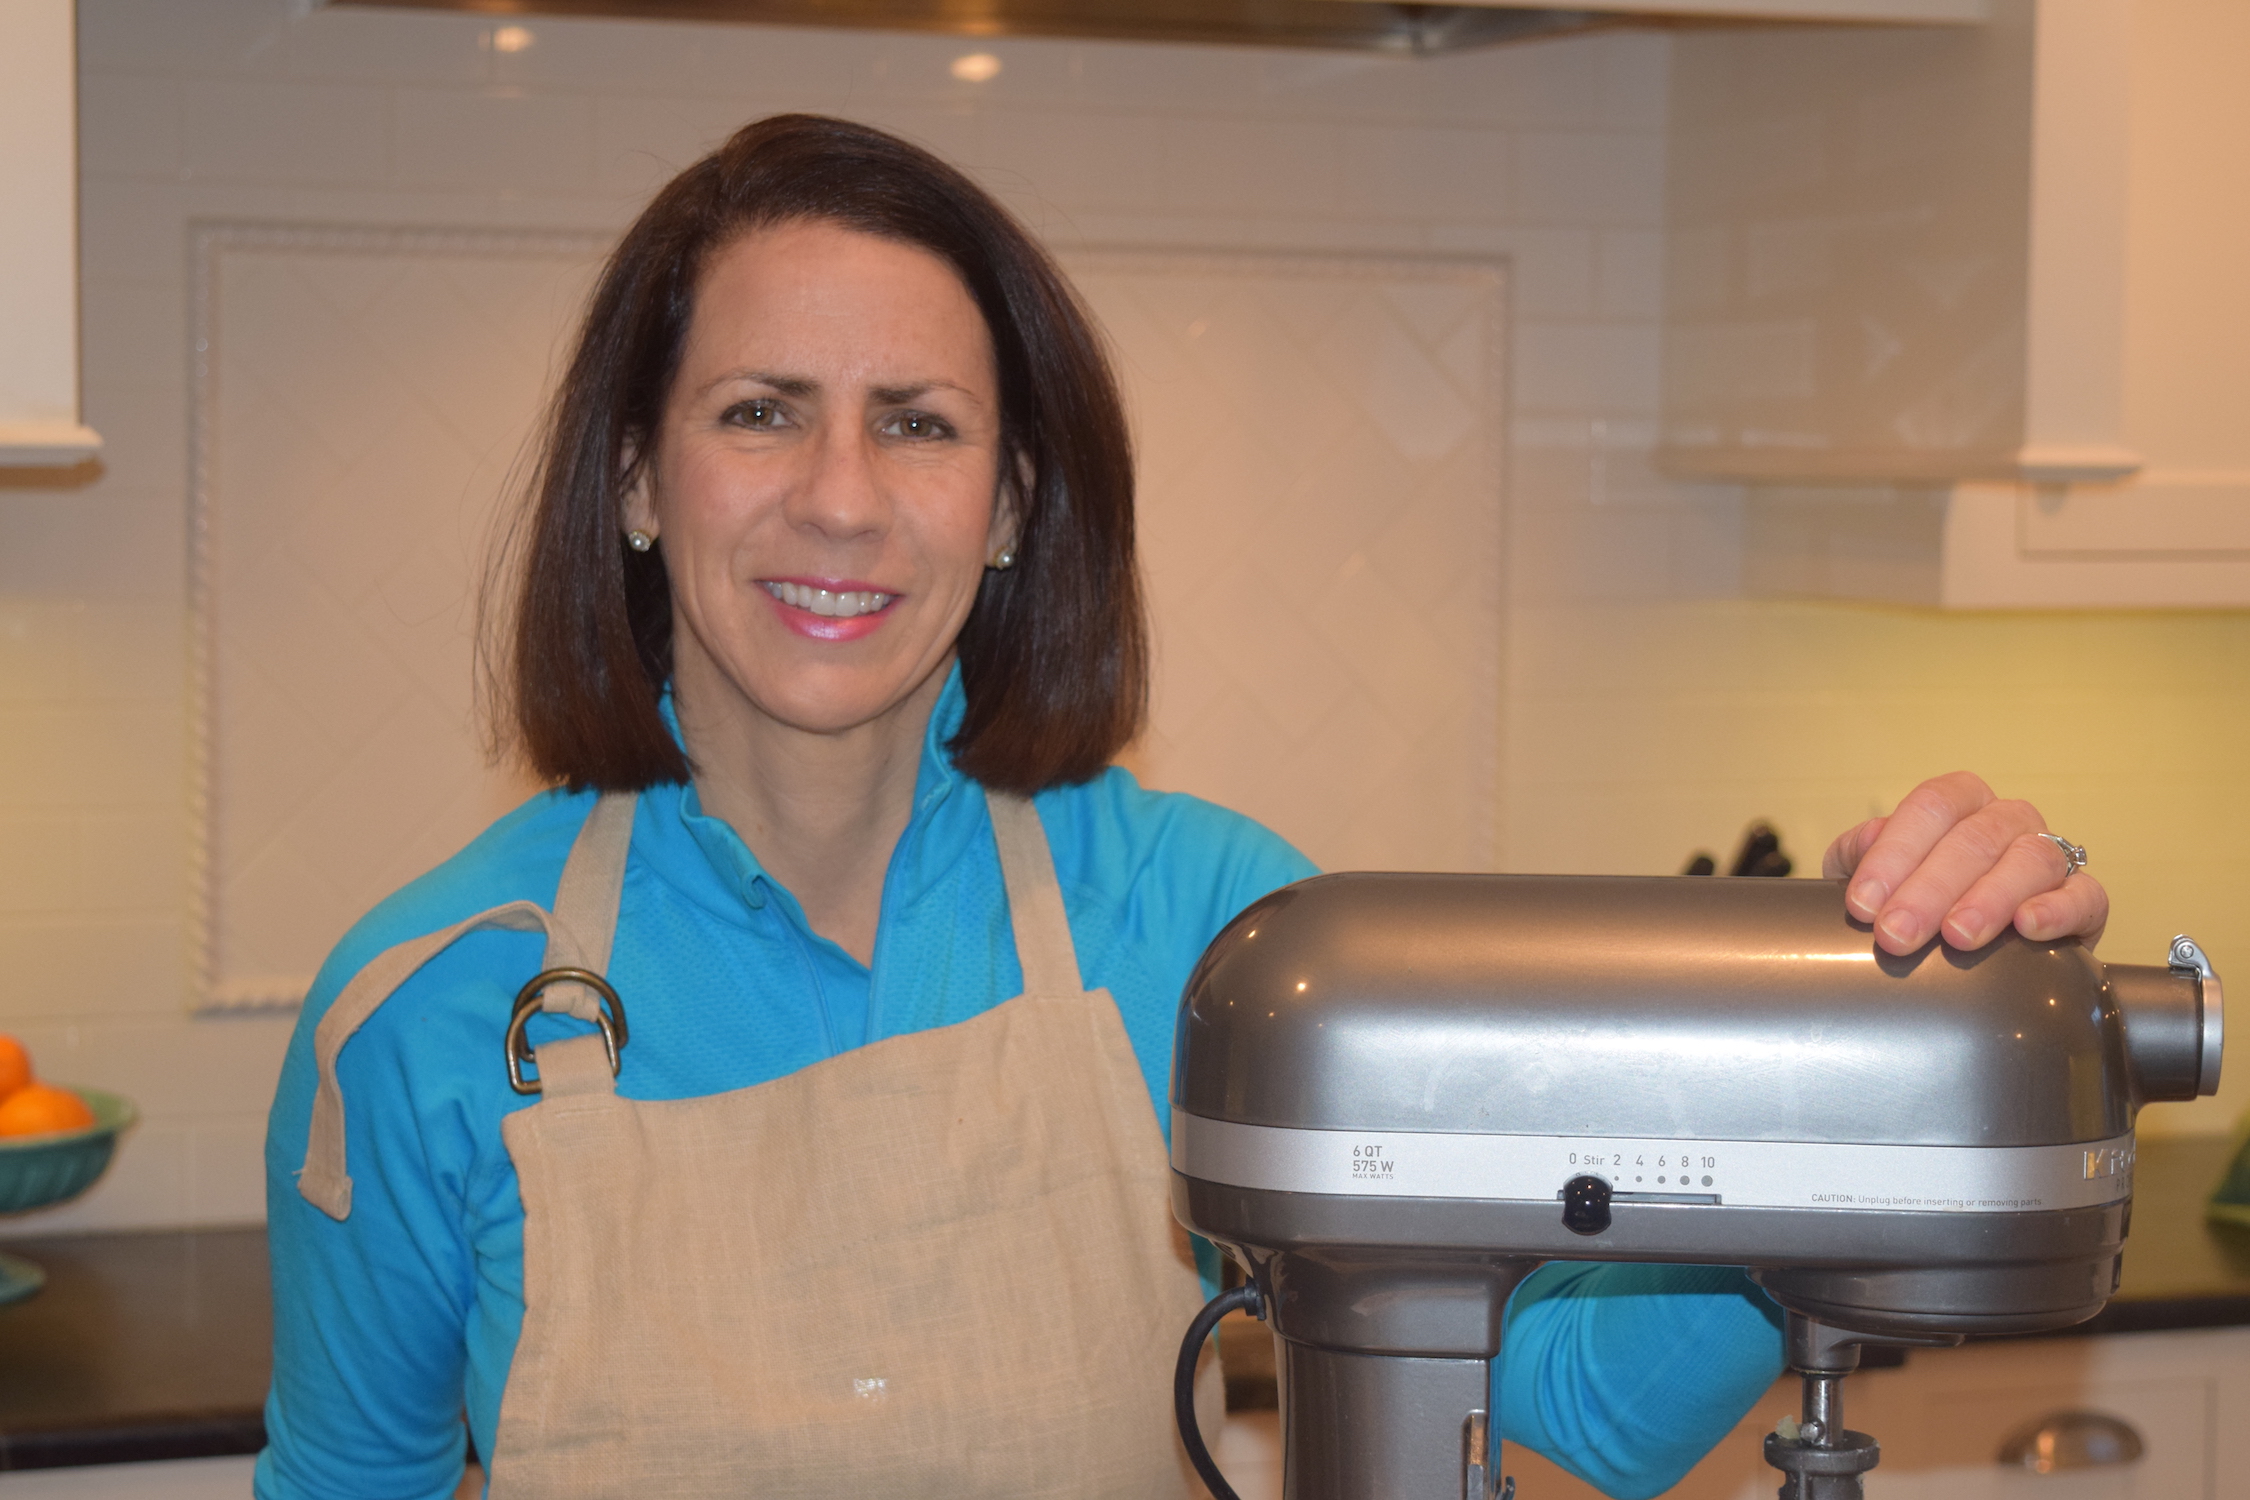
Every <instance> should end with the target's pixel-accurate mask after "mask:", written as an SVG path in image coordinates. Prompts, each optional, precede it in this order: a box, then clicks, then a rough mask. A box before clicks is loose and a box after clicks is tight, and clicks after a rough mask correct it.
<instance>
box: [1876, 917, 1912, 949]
mask: <svg viewBox="0 0 2250 1500" xmlns="http://www.w3.org/2000/svg"><path fill="white" fill-rule="evenodd" d="M1875 930H1876V931H1877V932H1880V933H1881V934H1882V935H1883V936H1885V937H1887V938H1889V939H1890V940H1891V942H1892V943H1893V944H1894V945H1895V946H1897V947H1900V948H1919V947H1921V946H1922V932H1921V929H1920V928H1919V927H1918V926H1916V924H1915V921H1914V919H1913V918H1912V917H1911V916H1908V915H1907V914H1906V913H1905V912H1902V911H1894V912H1891V913H1889V914H1888V915H1886V916H1885V917H1883V918H1882V920H1880V921H1878V922H1877V923H1876V924H1875Z"/></svg>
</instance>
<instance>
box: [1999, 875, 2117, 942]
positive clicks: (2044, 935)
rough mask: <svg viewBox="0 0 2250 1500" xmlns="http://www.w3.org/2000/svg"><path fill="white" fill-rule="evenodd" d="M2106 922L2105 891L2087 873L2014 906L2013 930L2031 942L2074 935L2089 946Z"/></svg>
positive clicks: (2107, 895)
mask: <svg viewBox="0 0 2250 1500" xmlns="http://www.w3.org/2000/svg"><path fill="white" fill-rule="evenodd" d="M2108 925H2109V892H2108V891H2107V890H2106V889H2104V887H2103V886H2102V883H2101V882H2100V881H2098V880H2096V879H2095V878H2094V877H2093V876H2091V875H2073V876H2071V877H2070V878H2069V879H2068V880H2066V881H2064V882H2063V883H2062V884H2061V885H2060V886H2057V887H2056V888H2055V889H2054V890H2051V891H2047V892H2045V893H2043V894H2041V895H2037V896H2034V897H2032V898H2031V899H2030V900H2029V901H2026V902H2025V903H2024V904H2023V905H2022V906H2020V907H2018V908H2017V909H2016V931H2018V932H2020V933H2022V934H2023V935H2024V936H2025V937H2027V938H2030V939H2031V940H2032V941H2033V942H2035V943H2051V942H2053V941H2055V939H2057V938H2065V937H2076V938H2077V939H2078V940H2079V941H2080V942H2082V943H2084V944H2085V945H2086V946H2087V947H2089V948H2091V947H2093V946H2094V944H2096V943H2098V942H2100V941H2101V940H2102V929H2103V928H2105V927H2107V926H2108Z"/></svg>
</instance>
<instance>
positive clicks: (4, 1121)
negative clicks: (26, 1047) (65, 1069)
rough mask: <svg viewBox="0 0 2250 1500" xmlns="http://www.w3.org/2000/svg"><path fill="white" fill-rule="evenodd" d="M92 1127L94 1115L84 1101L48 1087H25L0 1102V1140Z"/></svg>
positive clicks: (62, 1090) (39, 1084)
mask: <svg viewBox="0 0 2250 1500" xmlns="http://www.w3.org/2000/svg"><path fill="white" fill-rule="evenodd" d="M93 1123H94V1112H93V1111H92V1110H90V1109H88V1108H87V1107H86V1101H85V1100H83V1099H81V1098H79V1097H78V1096H77V1095H76V1094H74V1093H72V1092H71V1091H70V1090H69V1089H58V1088H56V1087H55V1086H54V1085H53V1084H51V1083H27V1084H25V1085H24V1086H23V1087H22V1088H20V1089H17V1090H16V1091H15V1092H14V1093H12V1094H10V1095H9V1096H8V1097H7V1098H6V1099H4V1100H0V1136H5V1135H49V1134H52V1133H53V1132H55V1131H58V1130H83V1129H85V1128H86V1127H87V1126H89V1125H91V1124H93Z"/></svg>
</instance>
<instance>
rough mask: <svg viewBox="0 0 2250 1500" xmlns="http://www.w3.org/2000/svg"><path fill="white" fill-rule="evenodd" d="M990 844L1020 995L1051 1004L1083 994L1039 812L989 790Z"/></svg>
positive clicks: (1022, 799) (1074, 948)
mask: <svg viewBox="0 0 2250 1500" xmlns="http://www.w3.org/2000/svg"><path fill="white" fill-rule="evenodd" d="M984 800H985V805H986V806H987V807H988V808H989V809H990V810H991V813H992V838H993V842H994V843H996V844H998V845H999V848H1000V878H1001V880H1002V881H1003V882H1004V883H1005V884H1006V886H1007V888H1008V915H1009V919H1010V922H1011V925H1013V926H1014V928H1015V933H1016V961H1017V962H1018V963H1019V964H1021V965H1022V967H1023V992H1024V993H1025V994H1027V995H1038V996H1042V997H1047V998H1053V997H1056V996H1062V995H1078V994H1083V993H1085V989H1086V986H1085V984H1084V982H1083V981H1082V979H1081V977H1080V975H1079V972H1078V949H1077V946H1076V945H1075V944H1073V943H1072V942H1071V940H1070V918H1069V917H1068V916H1067V915H1066V914H1065V913H1064V911H1063V899H1062V885H1061V883H1060V882H1058V881H1057V880H1056V879H1055V859H1054V855H1053V853H1052V851H1050V850H1049V849H1048V847H1047V830H1046V828H1045V827H1044V826H1043V825H1042V824H1041V823H1040V821H1039V809H1038V808H1036V807H1033V806H1032V805H1031V801H1030V799H1029V798H1026V797H1016V796H1011V795H1009V794H1008V793H1006V792H995V791H990V790H987V791H986V792H985V794H984Z"/></svg>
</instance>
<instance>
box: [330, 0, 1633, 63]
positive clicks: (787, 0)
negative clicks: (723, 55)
mask: <svg viewBox="0 0 2250 1500" xmlns="http://www.w3.org/2000/svg"><path fill="white" fill-rule="evenodd" d="M351 3H353V4H355V5H360V6H366V5H376V6H381V7H385V8H391V9H407V10H465V11H481V12H484V13H486V14H489V15H517V16H520V15H548V16H609V17H616V18H632V19H638V20H676V21H754V22H763V23H765V24H768V25H780V26H838V27H860V28H869V29H876V30H884V31H936V32H945V33H949V34H951V35H955V36H978V37H989V36H1055V37H1102V38H1109V39H1113V40H1120V41H1140V42H1234V43H1243V44H1249V45H1255V46H1266V47H1274V46H1293V47H1342V48H1352V49H1361V50H1372V51H1378V52H1397V53H1409V54H1412V53H1431V52H1450V51H1453V50H1455V49H1458V48H1462V47H1476V46H1483V45H1486V44H1488V43H1493V42H1510V41H1518V40H1522V39H1525V38H1528V37H1536V36H1552V35H1555V34H1557V33H1560V32H1566V31H1581V30H1584V29H1586V28H1588V27H1591V26H1598V25H1604V24H1608V23H1610V22H1614V21H1616V20H1619V19H1621V18H1620V17H1618V16H1615V15H1609V14H1603V13H1601V12H1598V11H1593V10H1577V9H1570V10H1565V9H1558V8H1552V7H1538V8H1531V9H1518V8H1514V7H1506V8H1501V7H1493V6H1487V5H1391V4H1383V3H1379V0H351Z"/></svg>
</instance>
